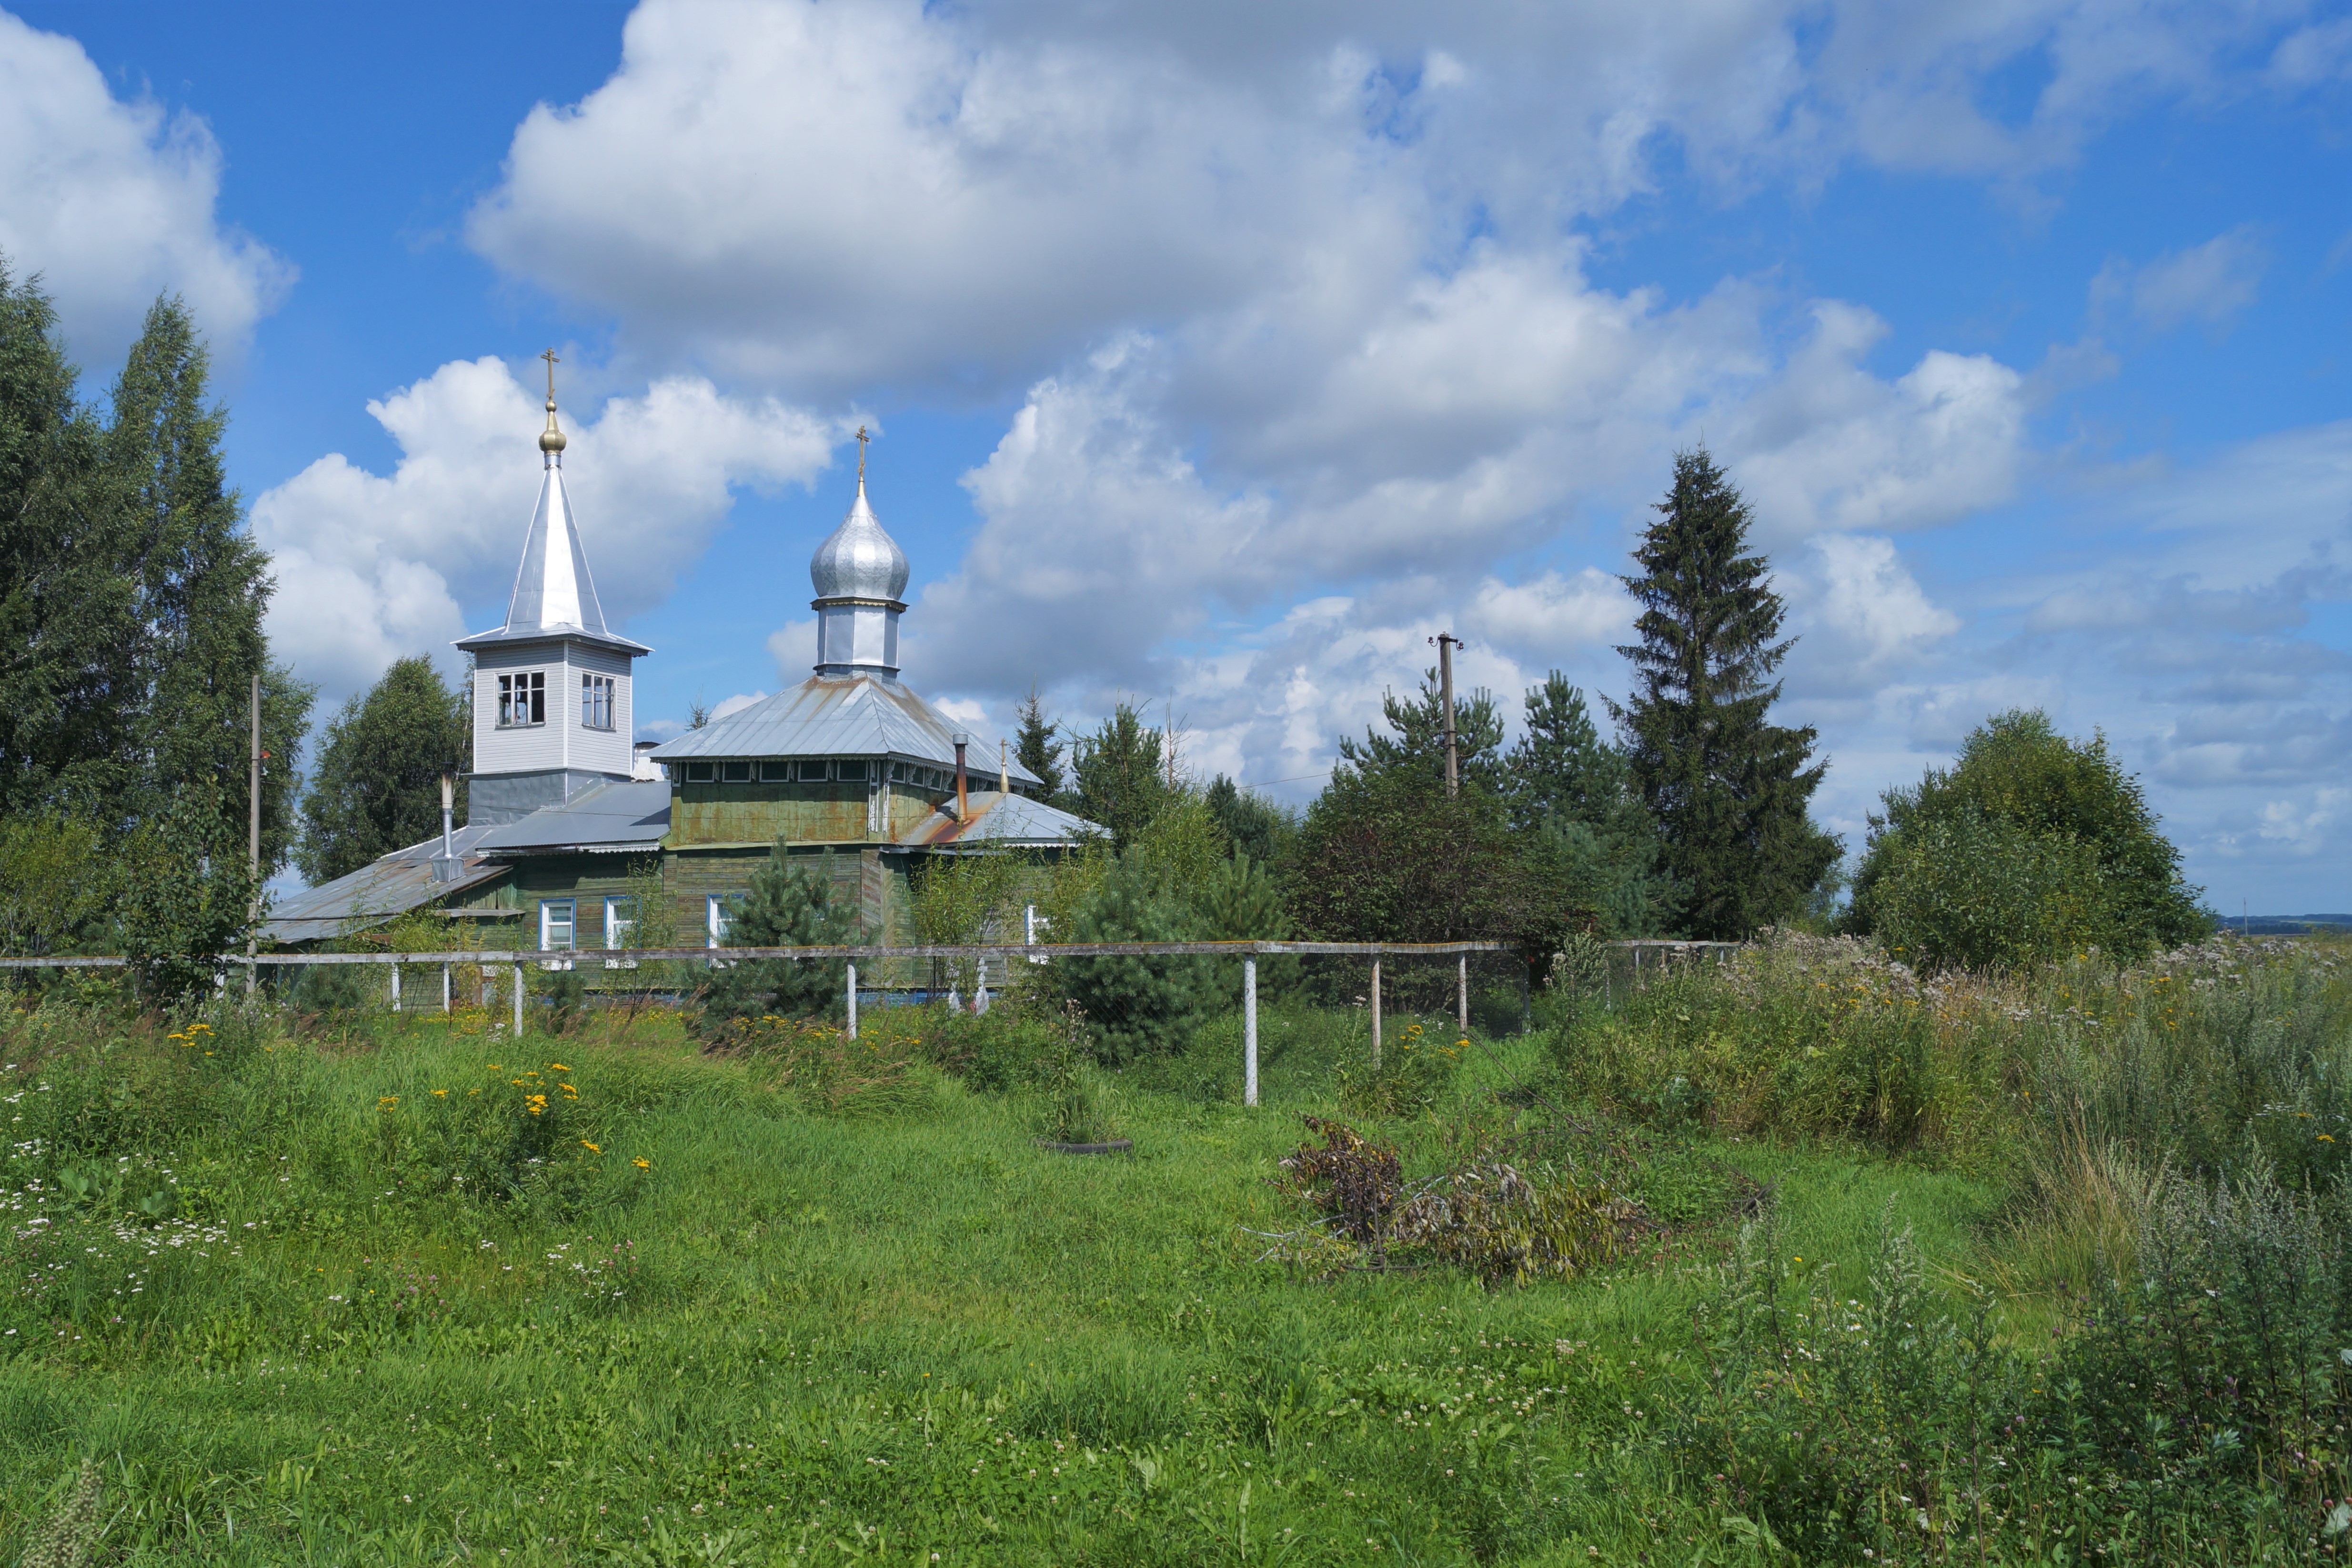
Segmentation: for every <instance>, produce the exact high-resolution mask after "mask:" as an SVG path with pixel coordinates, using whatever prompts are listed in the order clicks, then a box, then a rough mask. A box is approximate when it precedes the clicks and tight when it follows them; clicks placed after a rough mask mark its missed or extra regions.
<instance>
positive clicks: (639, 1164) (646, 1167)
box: [629, 1158, 654, 1171]
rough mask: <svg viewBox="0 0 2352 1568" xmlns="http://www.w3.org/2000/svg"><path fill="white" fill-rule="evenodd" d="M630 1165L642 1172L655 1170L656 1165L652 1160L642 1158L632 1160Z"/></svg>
mask: <svg viewBox="0 0 2352 1568" xmlns="http://www.w3.org/2000/svg"><path fill="white" fill-rule="evenodd" d="M629 1163H630V1164H632V1165H635V1167H636V1168H637V1169H638V1170H640V1171H650V1170H652V1169H653V1168H654V1163H653V1162H652V1161H651V1160H646V1159H642V1158H640V1159H635V1160H631V1161H630V1162H629Z"/></svg>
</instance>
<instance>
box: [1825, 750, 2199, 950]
mask: <svg viewBox="0 0 2352 1568" xmlns="http://www.w3.org/2000/svg"><path fill="white" fill-rule="evenodd" d="M1885 808H1886V815H1885V816H1883V817H1873V818H1872V819H1871V838H1870V846H1869V848H1868V849H1867V850H1866V851H1865V852H1864V856H1863V860H1862V866H1861V868H1860V869H1859V870H1858V871H1857V872H1856V873H1855V877H1854V891H1853V905H1852V907H1851V908H1850V909H1849V910H1848V912H1847V915H1846V921H1845V923H1846V926H1847V929H1849V930H1851V931H1857V932H1869V933H1873V934H1875V935H1876V936H1878V937H1879V938H1880V939H1881V941H1883V942H1885V944H1886V945H1887V946H1888V947H1889V948H1890V949H1894V948H1901V949H1906V950H1907V951H1908V952H1909V953H1910V954H1911V955H1912V956H1913V957H1914V958H1916V959H1918V960H1921V961H1925V962H1927V963H1937V964H1958V965H1960V966H1963V967H1969V968H1981V967H1985V966H1988V965H1992V964H2007V965H2014V964H2020V963H2029V962H2032V961H2034V960H2037V959H2045V958H2063V956H2065V955H2066V954H2067V953H2069V952H2081V951H2084V950H2085V949H2087V948H2090V947H2097V948H2099V949H2102V950H2104V951H2105V952H2109V953H2112V954H2115V955H2116V956H2119V957H2123V958H2126V959H2133V958H2138V957H2141V956H2143V955H2145V954H2147V953H2149V952H2155V951H2158V950H2159V949H2162V948H2167V947H2173V946H2177V945H2179V943H2181V942H2189V941H2191V940H2194V939H2195V938H2197V937H2199V936H2201V935H2203V934H2205V933H2206V932H2208V931H2210V930H2211V929H2212V920H2211V917H2210V915H2208V914H2207V913H2206V912H2205V911H2204V910H2201V909H2200V908H2199V906H2198V903H2197V895H2198V891H2199V889H2195V888H2191V887H2189V886H2188V885H2187V884H2186V883H2185V882H2183V881H2182V880H2181V877H2180V852H2179V849H2177V848H2175V847H2173V846H2172V844H2171V843H2170V842H2169V841H2168V840H2167V839H2166V838H2165V837H2164V836H2163V834H2161V833H2160V832H2159V831H2158V827H2157V818H2156V816H2155V814H2154V813H2152V812H2150V811H2149V810H2148V808H2147V797H2146V795H2144V794H2143V793H2142V791H2141V789H2140V786H2139V781H2138V780H2137V779H2135V778H2132V777H2131V776H2129V775H2128V774H2126V773H2124V771H2123V770H2122V769H2121V768H2120V767H2118V766H2117V765H2116V762H2115V759H2114V758H2113V757H2112V756H2110V755H2109V754H2108V752H2107V743H2106V740H2105V737H2104V736H2101V737H2095V738H2094V739H2093V740H2092V741H2091V742H2089V743H2088V744H2082V743H2078V742H2074V741H2070V740H2068V739H2066V738H2065V737H2064V736H2063V735H2061V734H2059V733H2058V732H2057V731H2054V730H2053V729H2052V728H2051V724H2050V721H2049V720H2048V719H2047V718H2046V717H2045V716H2043V715H2042V714H2041V713H2039V712H2028V711H2023V710H2018V711H2012V712H2008V713H2000V714H1996V715H1995V716H1993V717H1992V718H1990V719H1988V720H1987V721H1985V722H1984V723H1983V724H1982V725H1980V726H1979V727H1978V728H1977V730H1976V731H1974V732H1972V733H1971V734H1970V735H1969V738H1968V740H1967V741H1966V742H1964V743H1963V744H1962V746H1961V748H1960V755H1959V760H1958V762H1957V763H1955V764H1954V765H1953V767H1952V769H1951V770H1950V771H1949V772H1945V771H1944V770H1942V769H1937V768H1931V769H1929V770H1928V771H1927V776H1926V777H1925V778H1924V779H1922V780H1921V781H1920V782H1919V784H1916V785H1915V786H1913V787H1912V788H1909V789H1894V790H1889V791H1888V792H1887V793H1886V795H1885Z"/></svg>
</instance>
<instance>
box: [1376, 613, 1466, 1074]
mask: <svg viewBox="0 0 2352 1568" xmlns="http://www.w3.org/2000/svg"><path fill="white" fill-rule="evenodd" d="M1433 640H1434V641H1435V642H1436V644H1437V690H1438V697H1439V700H1441V701H1442V702H1443V703H1444V709H1445V795H1446V798H1447V799H1449V800H1451V799H1453V798H1454V796H1455V795H1460V794H1461V793H1462V756H1461V748H1460V747H1459V746H1458V745H1457V744H1456V743H1455V739H1454V649H1455V648H1457V647H1461V646H1462V639H1461V638H1460V637H1455V636H1454V634H1453V633H1452V632H1440V633H1438V634H1437V636H1436V637H1435V638H1434V639H1433ZM1376 972H1377V966H1376ZM1454 1015H1455V1018H1456V1022H1457V1026H1458V1027H1459V1028H1460V1029H1461V1031H1462V1032H1463V1033H1464V1034H1465V1035H1467V1034H1468V1033H1469V1032H1470V955H1469V954H1468V953H1466V952H1465V953H1464V954H1463V955H1462V958H1461V961H1460V963H1459V964H1458V966H1457V967H1456V969H1455V971H1454Z"/></svg>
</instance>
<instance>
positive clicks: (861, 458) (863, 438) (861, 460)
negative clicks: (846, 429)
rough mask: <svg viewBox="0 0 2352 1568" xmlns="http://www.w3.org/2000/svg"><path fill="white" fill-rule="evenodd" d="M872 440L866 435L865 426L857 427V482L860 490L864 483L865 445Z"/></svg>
mask: <svg viewBox="0 0 2352 1568" xmlns="http://www.w3.org/2000/svg"><path fill="white" fill-rule="evenodd" d="M872 439H874V437H871V436H868V435H867V434H866V426H863V425H860V426H858V427H857V482H858V484H859V486H860V487H861V488H862V487H863V486H864V485H865V483H866V442H868V441H871V440H872Z"/></svg>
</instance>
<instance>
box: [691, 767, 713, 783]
mask: <svg viewBox="0 0 2352 1568" xmlns="http://www.w3.org/2000/svg"><path fill="white" fill-rule="evenodd" d="M686 782H687V783H688V784H709V782H710V764H709V763H687V764H686Z"/></svg>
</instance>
